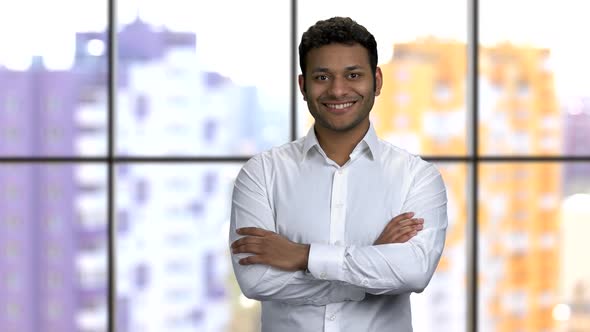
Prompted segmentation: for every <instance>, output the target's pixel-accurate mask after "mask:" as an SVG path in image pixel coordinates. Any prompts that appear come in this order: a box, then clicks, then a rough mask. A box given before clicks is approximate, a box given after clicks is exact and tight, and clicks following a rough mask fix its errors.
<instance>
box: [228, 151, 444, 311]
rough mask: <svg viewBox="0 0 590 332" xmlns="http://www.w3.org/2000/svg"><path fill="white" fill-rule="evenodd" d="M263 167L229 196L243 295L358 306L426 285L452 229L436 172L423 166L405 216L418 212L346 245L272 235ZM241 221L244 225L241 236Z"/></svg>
mask: <svg viewBox="0 0 590 332" xmlns="http://www.w3.org/2000/svg"><path fill="white" fill-rule="evenodd" d="M261 162H262V161H261V160H260V159H259V158H258V157H255V158H253V159H251V160H250V161H249V162H248V163H247V164H246V165H245V166H244V168H243V169H242V171H241V172H240V174H239V175H238V177H237V179H236V183H235V187H234V193H233V198H232V211H231V223H230V234H229V240H230V243H231V250H232V263H233V267H234V272H235V274H236V277H237V280H238V284H239V285H240V288H241V290H242V292H243V293H244V295H246V296H247V297H249V298H253V299H257V300H263V301H265V300H272V301H283V302H288V303H292V304H312V305H326V304H329V303H335V302H343V301H360V300H362V299H363V298H364V297H365V294H366V293H370V294H380V295H385V294H401V293H406V292H412V291H413V292H421V291H422V290H423V289H424V288H425V287H426V285H427V284H428V282H429V281H430V278H431V277H432V274H433V273H434V270H435V268H436V265H437V264H438V260H439V259H440V255H441V253H442V249H443V246H444V237H445V231H446V226H447V217H446V192H445V189H444V184H443V183H442V179H441V177H440V174H439V173H438V171H437V170H436V169H435V168H434V167H425V168H424V170H422V171H421V172H420V173H419V174H418V175H419V176H416V178H415V179H414V182H413V183H412V187H411V189H410V192H409V194H408V196H407V198H406V201H405V202H404V204H403V206H402V211H412V212H413V213H404V214H401V215H399V216H397V217H395V218H393V219H392V220H391V221H390V222H389V223H388V224H387V226H386V227H385V229H384V230H383V231H382V233H381V235H380V236H379V237H378V238H377V239H376V240H375V242H374V243H373V245H370V246H350V247H343V246H335V245H326V244H303V243H295V242H292V241H290V240H288V239H287V238H286V237H284V236H282V235H280V234H277V233H275V232H274V229H275V222H274V218H273V213H272V210H271V208H270V206H269V203H268V199H267V194H266V187H265V183H264V177H263V174H262V172H260V169H262V167H261V165H260V163H261ZM414 215H415V216H420V218H413V216H414ZM238 224H239V225H245V226H247V227H242V228H241V229H240V230H239V231H238V229H237V225H238ZM307 269H308V270H309V272H306V270H307Z"/></svg>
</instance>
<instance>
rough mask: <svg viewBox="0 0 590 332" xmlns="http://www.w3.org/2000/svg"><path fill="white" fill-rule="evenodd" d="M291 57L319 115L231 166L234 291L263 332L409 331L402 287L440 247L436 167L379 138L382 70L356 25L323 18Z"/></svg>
mask: <svg viewBox="0 0 590 332" xmlns="http://www.w3.org/2000/svg"><path fill="white" fill-rule="evenodd" d="M299 56H300V66H301V73H302V74H301V75H300V76H299V87H300V90H301V93H302V95H303V98H304V100H305V101H307V105H308V108H309V111H310V113H311V115H312V116H313V117H314V119H315V123H314V126H313V127H312V128H311V129H310V130H309V132H308V134H307V135H306V136H305V137H303V138H301V139H299V140H296V141H294V142H291V143H288V144H285V145H283V146H280V147H276V148H273V149H271V150H269V151H266V152H264V153H261V154H259V155H256V156H254V157H253V158H252V159H250V160H249V161H248V162H247V163H246V164H245V165H244V167H243V168H242V170H241V171H240V173H239V174H238V177H237V179H236V182H235V186H234V192H233V198H232V213H231V227H230V234H229V240H230V243H231V251H232V263H233V267H234V272H235V274H236V278H237V280H238V283H239V285H240V288H241V290H242V292H243V293H244V295H246V296H247V297H249V298H252V299H257V300H260V301H262V330H263V331H285V332H288V331H345V332H349V331H350V332H358V331H404V332H405V331H412V322H411V311H410V294H411V293H412V292H421V291H423V290H424V288H425V287H426V286H427V285H428V283H429V281H430V279H431V278H432V275H433V273H434V271H435V269H436V266H437V264H438V261H439V259H440V256H441V254H442V250H443V247H444V241H445V234H446V227H447V212H446V203H447V199H446V190H445V186H444V183H443V181H442V178H441V176H440V173H439V171H438V170H437V169H436V168H435V167H434V166H433V165H432V164H430V163H428V162H425V161H423V160H422V159H420V158H419V157H418V156H414V155H412V154H410V153H408V152H406V151H404V150H402V149H400V148H398V147H395V146H393V145H391V144H389V143H387V142H384V141H382V140H381V139H379V138H378V137H377V136H376V134H375V130H374V128H373V126H372V124H371V122H370V121H369V113H370V112H371V109H372V107H373V104H374V101H375V97H376V96H378V95H379V93H380V90H381V86H382V84H383V77H382V74H381V70H380V69H379V68H378V67H377V59H378V58H377V43H376V41H375V38H374V37H373V35H372V34H371V33H369V32H368V31H367V30H366V29H365V28H364V27H363V26H361V25H359V24H358V23H356V22H355V21H353V20H351V19H350V18H341V17H335V18H331V19H328V20H325V21H319V22H317V23H316V24H315V25H313V26H312V27H310V28H309V29H308V30H307V31H306V32H305V33H304V34H303V36H302V39H301V43H300V45H299Z"/></svg>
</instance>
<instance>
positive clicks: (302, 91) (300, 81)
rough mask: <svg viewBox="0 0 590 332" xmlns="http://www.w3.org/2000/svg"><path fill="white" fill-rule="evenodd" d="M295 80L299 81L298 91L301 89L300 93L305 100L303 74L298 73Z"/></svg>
mask: <svg viewBox="0 0 590 332" xmlns="http://www.w3.org/2000/svg"><path fill="white" fill-rule="evenodd" d="M297 80H298V82H299V91H301V94H302V95H303V100H305V101H307V97H306V94H305V79H304V78H303V75H299V77H298V78H297Z"/></svg>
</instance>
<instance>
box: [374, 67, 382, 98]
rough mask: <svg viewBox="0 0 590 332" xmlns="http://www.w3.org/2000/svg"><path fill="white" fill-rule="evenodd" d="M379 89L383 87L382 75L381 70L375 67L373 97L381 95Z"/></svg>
mask: <svg viewBox="0 0 590 332" xmlns="http://www.w3.org/2000/svg"><path fill="white" fill-rule="evenodd" d="M381 87H383V73H382V72H381V68H379V67H377V70H376V71H375V96H378V95H379V94H380V93H381Z"/></svg>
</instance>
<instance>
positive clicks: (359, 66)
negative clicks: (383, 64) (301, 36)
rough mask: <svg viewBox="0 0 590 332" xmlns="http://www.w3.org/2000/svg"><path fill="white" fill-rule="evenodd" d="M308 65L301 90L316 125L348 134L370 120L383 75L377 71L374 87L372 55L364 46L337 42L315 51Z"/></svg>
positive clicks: (308, 57) (301, 78)
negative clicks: (370, 56) (370, 59)
mask: <svg viewBox="0 0 590 332" xmlns="http://www.w3.org/2000/svg"><path fill="white" fill-rule="evenodd" d="M306 66H307V68H305V70H306V73H305V74H306V78H305V82H304V79H303V76H302V75H300V76H299V88H300V90H301V93H302V94H303V97H304V100H305V101H307V106H308V108H309V111H310V113H311V115H312V116H313V117H314V118H315V120H316V124H317V125H320V126H322V127H324V128H326V129H329V130H333V131H337V132H345V131H349V130H351V129H353V128H355V127H357V126H358V125H359V124H361V123H363V122H365V121H369V117H368V115H369V112H370V111H371V108H372V107H373V103H374V102H375V96H378V95H379V93H380V91H381V85H382V76H381V69H379V68H377V72H376V73H375V83H374V84H373V82H374V81H373V73H372V71H371V65H370V63H369V52H368V51H367V50H366V49H365V48H364V47H363V46H361V45H360V44H354V45H346V44H336V43H335V44H329V45H325V46H322V47H319V48H314V49H312V50H311V51H309V53H308V54H307V65H306Z"/></svg>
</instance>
